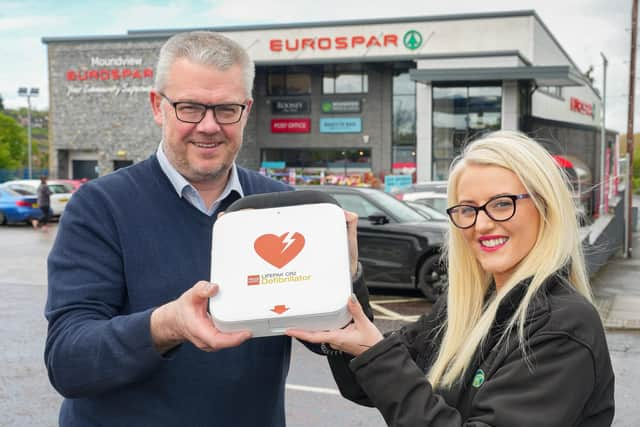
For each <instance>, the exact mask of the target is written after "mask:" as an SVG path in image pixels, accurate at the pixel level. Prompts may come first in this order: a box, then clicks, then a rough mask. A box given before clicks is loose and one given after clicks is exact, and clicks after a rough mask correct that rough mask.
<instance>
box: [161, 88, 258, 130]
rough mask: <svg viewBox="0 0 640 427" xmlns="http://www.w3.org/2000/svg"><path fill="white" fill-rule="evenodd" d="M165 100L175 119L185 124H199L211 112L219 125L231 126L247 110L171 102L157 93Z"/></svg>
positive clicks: (234, 106) (230, 106)
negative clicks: (174, 113)
mask: <svg viewBox="0 0 640 427" xmlns="http://www.w3.org/2000/svg"><path fill="white" fill-rule="evenodd" d="M158 93H159V94H160V96H162V97H163V98H164V99H166V100H167V101H168V102H169V104H170V105H171V106H172V107H173V109H174V110H175V112H176V118H177V119H178V120H180V121H181V122H185V123H194V124H195V123H200V122H201V121H202V119H204V116H205V115H206V114H207V110H211V111H213V118H214V119H215V121H216V122H217V123H218V124H220V125H232V124H234V123H238V122H239V121H240V119H241V118H242V112H243V111H244V110H245V108H247V106H246V105H244V104H212V105H206V104H198V103H197V102H182V101H180V102H173V101H172V100H170V99H169V98H168V97H167V96H166V95H165V94H164V93H161V92H158Z"/></svg>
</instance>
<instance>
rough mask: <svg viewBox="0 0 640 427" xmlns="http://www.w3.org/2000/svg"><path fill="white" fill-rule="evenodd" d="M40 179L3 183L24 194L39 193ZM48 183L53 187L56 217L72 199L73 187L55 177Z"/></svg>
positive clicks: (52, 199) (53, 209)
mask: <svg viewBox="0 0 640 427" xmlns="http://www.w3.org/2000/svg"><path fill="white" fill-rule="evenodd" d="M39 185H40V180H39V179H19V180H13V181H7V182H5V183H4V184H3V186H6V187H7V188H10V189H11V190H13V191H15V192H16V193H18V194H22V195H24V196H36V198H37V195H38V186H39ZM47 185H48V186H49V188H50V189H51V193H52V194H51V210H52V215H53V216H54V217H59V216H60V215H62V213H63V212H64V208H65V206H67V202H68V201H69V199H71V193H72V187H71V185H70V184H67V183H64V182H62V181H58V180H55V179H52V180H48V181H47Z"/></svg>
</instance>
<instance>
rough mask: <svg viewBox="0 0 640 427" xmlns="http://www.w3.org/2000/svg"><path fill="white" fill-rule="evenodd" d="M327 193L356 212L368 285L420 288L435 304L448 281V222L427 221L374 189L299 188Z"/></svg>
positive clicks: (402, 204) (412, 210) (343, 205)
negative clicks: (444, 258) (445, 255)
mask: <svg viewBox="0 0 640 427" xmlns="http://www.w3.org/2000/svg"><path fill="white" fill-rule="evenodd" d="M297 188H298V189H305V190H318V191H325V192H327V193H329V194H330V195H331V196H333V197H334V198H335V199H336V201H337V202H338V203H339V204H340V206H342V208H343V209H346V210H349V211H352V212H355V213H357V214H358V218H359V219H358V254H359V258H360V261H361V262H362V265H363V268H364V278H365V281H366V283H367V286H369V287H384V288H405V289H419V290H420V291H422V293H423V295H424V296H425V298H427V299H428V300H430V301H434V300H435V299H436V298H437V297H438V296H439V295H440V294H441V293H442V291H443V290H444V288H445V286H446V283H447V277H446V270H445V269H444V267H443V263H442V262H441V261H440V254H441V248H442V245H443V243H444V239H445V233H446V230H447V227H448V226H447V223H445V222H443V221H428V220H427V219H426V218H425V217H423V216H422V215H421V214H419V213H418V212H417V211H415V210H414V209H412V208H411V207H409V206H408V205H407V204H405V203H404V202H401V201H399V200H397V199H396V198H394V197H393V196H391V195H389V194H387V193H385V192H383V191H380V190H376V189H372V188H364V187H343V186H332V185H318V186H298V187H297Z"/></svg>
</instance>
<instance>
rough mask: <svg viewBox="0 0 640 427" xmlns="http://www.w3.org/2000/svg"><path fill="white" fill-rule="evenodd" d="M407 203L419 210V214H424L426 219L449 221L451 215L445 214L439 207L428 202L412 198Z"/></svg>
mask: <svg viewBox="0 0 640 427" xmlns="http://www.w3.org/2000/svg"><path fill="white" fill-rule="evenodd" d="M405 203H406V204H407V205H409V206H411V207H412V208H413V209H415V210H417V211H418V213H419V214H421V215H422V216H424V217H425V218H426V219H428V220H430V221H448V220H449V217H448V216H447V215H445V214H443V213H442V212H440V211H439V210H437V209H434V208H432V207H431V206H429V205H427V204H424V203H420V202H414V201H412V200H409V201H407V202H405Z"/></svg>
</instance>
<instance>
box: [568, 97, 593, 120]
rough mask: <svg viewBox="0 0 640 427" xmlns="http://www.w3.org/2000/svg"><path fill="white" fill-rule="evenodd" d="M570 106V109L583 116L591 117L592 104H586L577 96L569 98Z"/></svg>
mask: <svg viewBox="0 0 640 427" xmlns="http://www.w3.org/2000/svg"><path fill="white" fill-rule="evenodd" d="M570 107H571V111H575V112H576V113H580V114H584V115H585V116H591V117H593V105H592V104H587V103H586V102H583V101H581V100H579V99H578V98H571V99H570Z"/></svg>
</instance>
